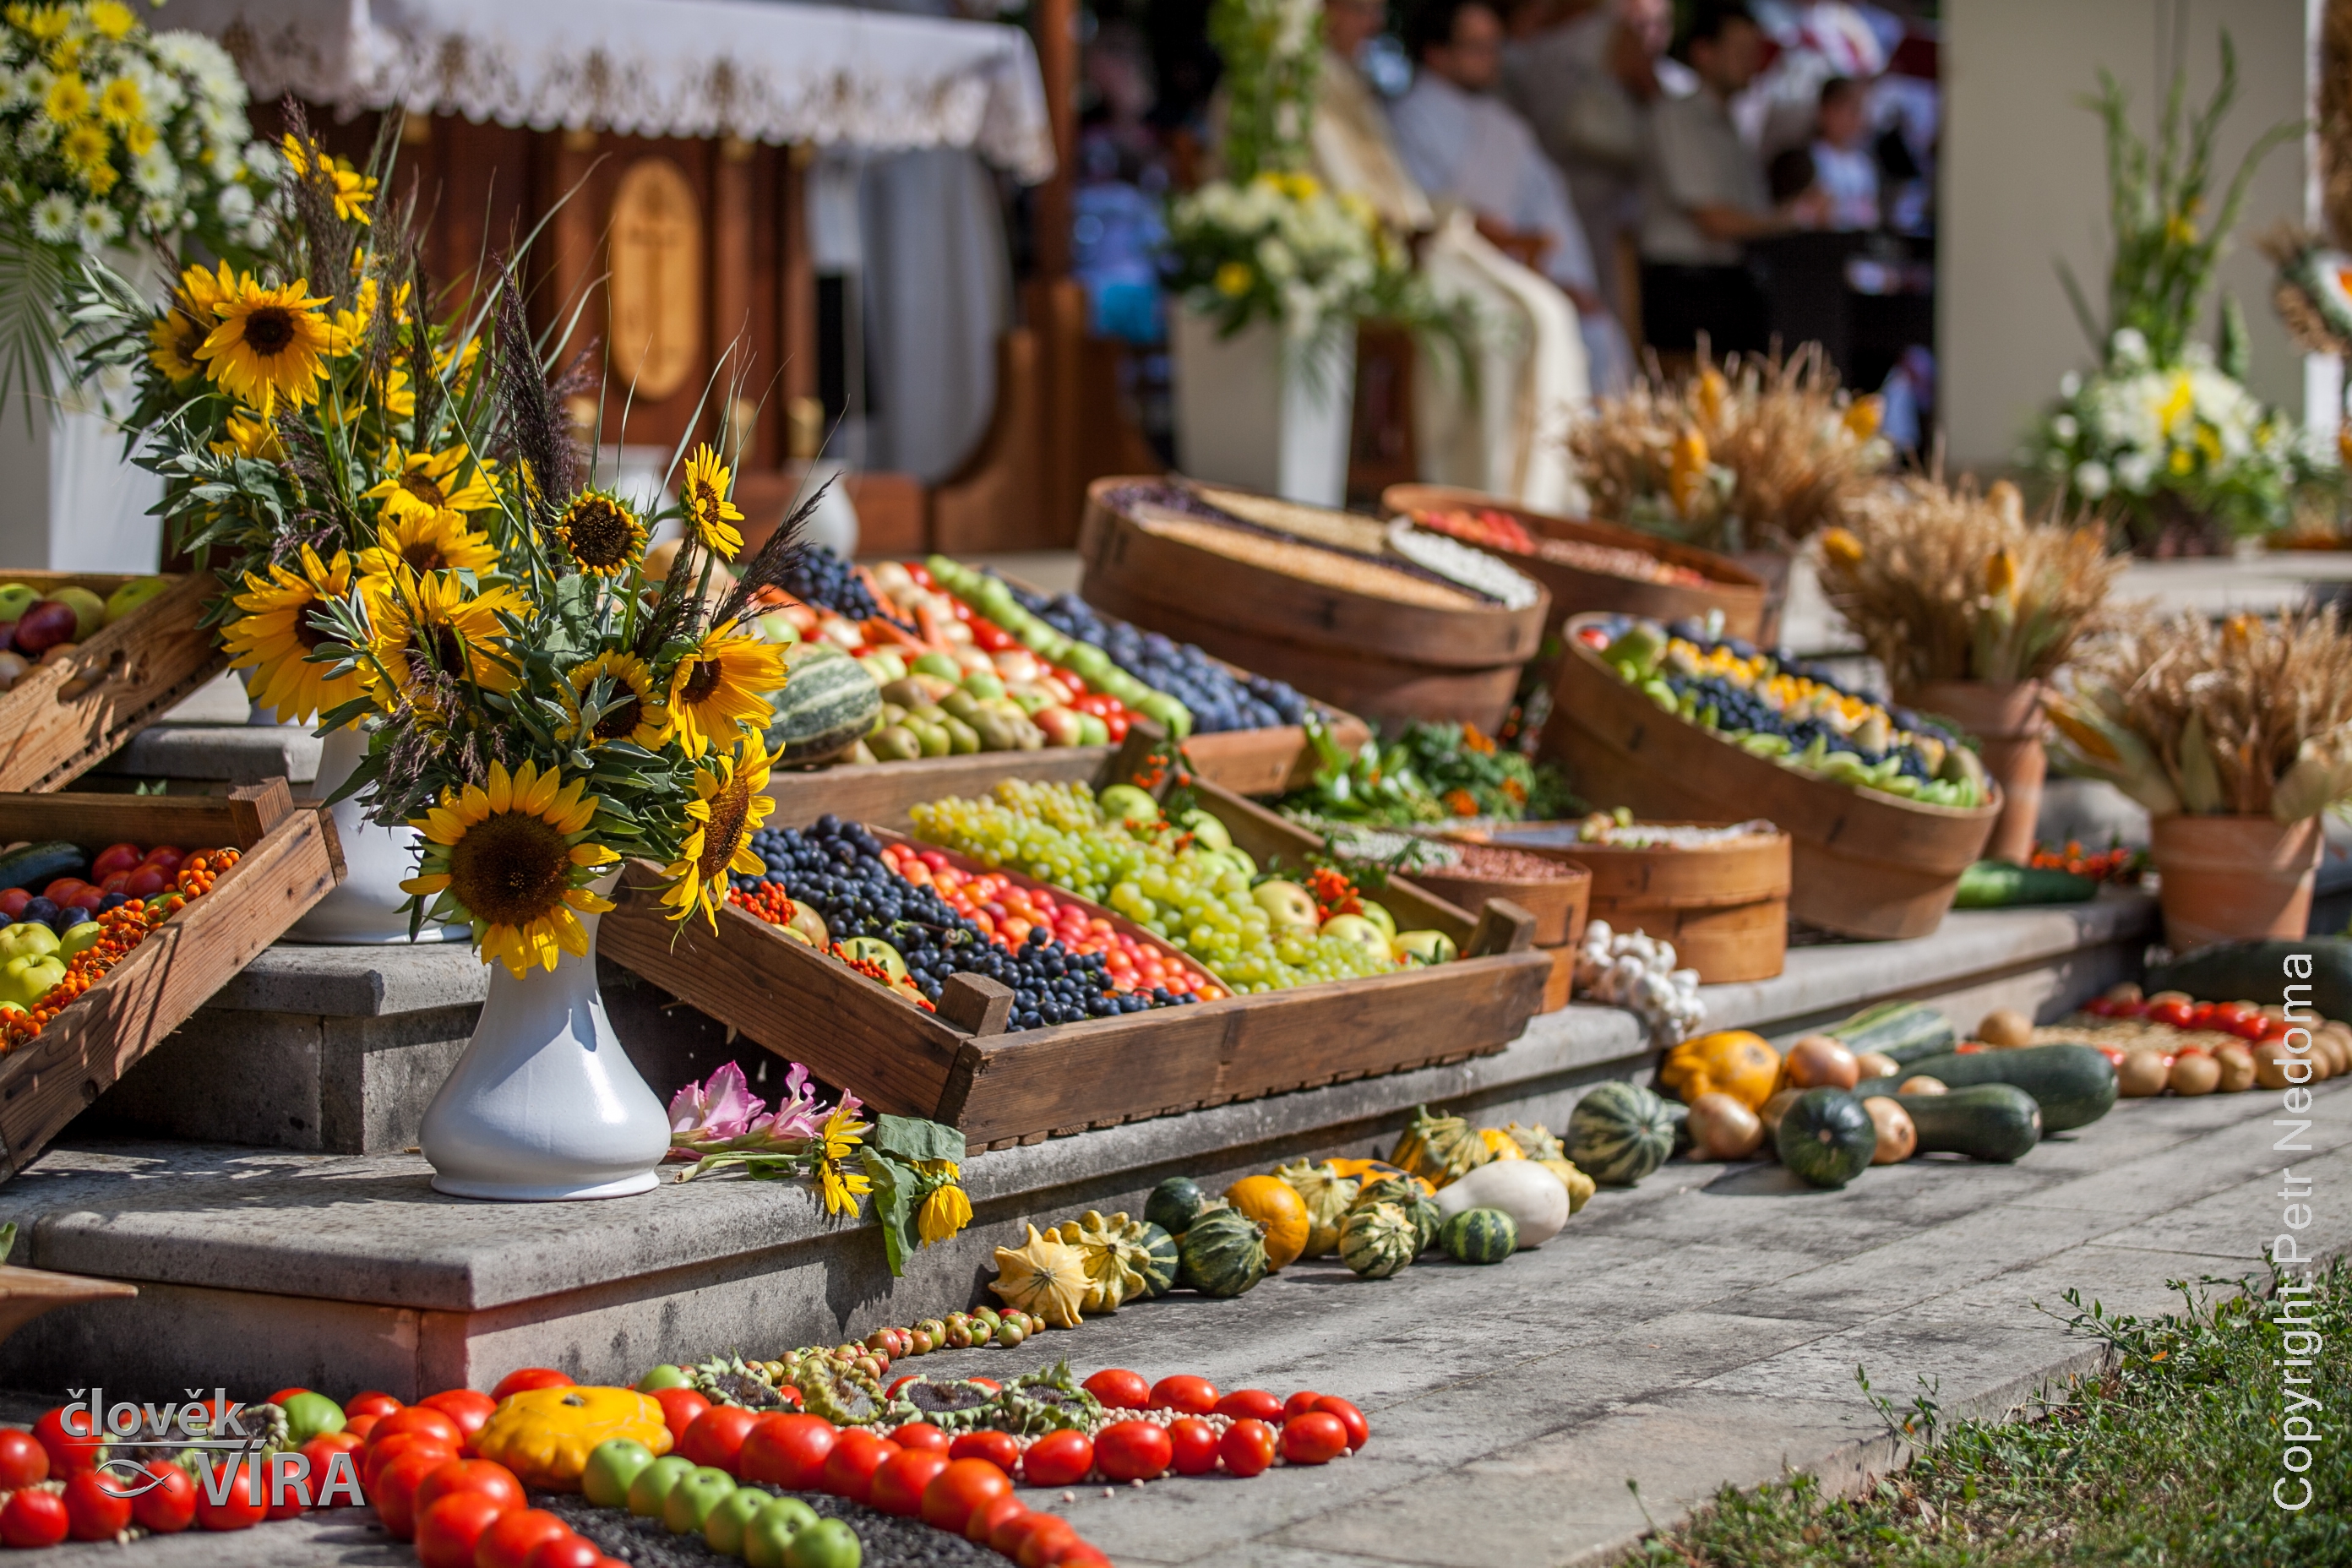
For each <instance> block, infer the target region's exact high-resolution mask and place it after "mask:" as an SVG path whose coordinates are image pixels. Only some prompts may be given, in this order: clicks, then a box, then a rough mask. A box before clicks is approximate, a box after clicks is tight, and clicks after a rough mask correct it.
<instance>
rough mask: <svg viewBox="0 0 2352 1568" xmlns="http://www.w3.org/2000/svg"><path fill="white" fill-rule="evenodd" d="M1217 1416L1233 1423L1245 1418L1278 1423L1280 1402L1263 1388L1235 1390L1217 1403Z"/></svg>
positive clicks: (1280, 1412) (1280, 1410) (1280, 1408)
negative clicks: (1221, 1416) (1227, 1417)
mask: <svg viewBox="0 0 2352 1568" xmlns="http://www.w3.org/2000/svg"><path fill="white" fill-rule="evenodd" d="M1217 1414H1218V1415H1224V1416H1230V1417H1231V1418H1232V1419H1234V1420H1235V1421H1239V1420H1241V1419H1243V1418H1244V1417H1245V1416H1246V1417H1247V1418H1249V1419H1251V1420H1254V1421H1271V1422H1279V1421H1280V1420H1281V1419H1282V1401H1281V1400H1280V1399H1278V1398H1276V1396H1275V1395H1273V1394H1268V1393H1267V1392H1266V1391H1265V1389H1263V1388H1236V1389H1234V1391H1233V1392H1232V1393H1231V1394H1226V1395H1225V1396H1224V1397H1223V1398H1222V1399H1220V1400H1218V1401H1217Z"/></svg>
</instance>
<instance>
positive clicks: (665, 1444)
mask: <svg viewBox="0 0 2352 1568" xmlns="http://www.w3.org/2000/svg"><path fill="white" fill-rule="evenodd" d="M614 1437H631V1438H635V1440H636V1441H637V1442H640V1443H643V1444H644V1445H645V1446H646V1447H648V1448H650V1449H652V1450H653V1451H654V1452H655V1453H656V1454H667V1453H668V1452H669V1447H670V1436H669V1426H668V1424H667V1422H665V1421H664V1420H663V1419H662V1407H661V1405H659V1404H658V1403H657V1402H656V1401H655V1400H654V1399H653V1398H652V1397H651V1396H650V1395H647V1394H639V1393H638V1392H637V1391H636V1390H635V1389H634V1388H533V1389H527V1390H525V1391H524V1392H523V1393H520V1394H509V1395H508V1396H507V1397H506V1398H505V1399H503V1400H501V1401H499V1407H498V1408H497V1409H496V1410H494V1411H492V1412H491V1413H490V1418H489V1419H488V1421H486V1422H484V1423H483V1424H482V1429H481V1431H480V1432H478V1433H477V1434H476V1435H475V1437H474V1451H475V1452H476V1453H477V1454H478V1455H480V1456H481V1457H482V1458H485V1459H493V1460H496V1461H497V1462H498V1463H499V1464H501V1465H504V1466H505V1467H506V1468H508V1469H509V1470H512V1471H513V1472H514V1473H515V1479H518V1480H520V1481H521V1482H522V1484H523V1485H524V1486H526V1487H531V1488H534V1489H538V1490H540V1491H550V1492H576V1491H578V1490H579V1489H580V1472H581V1470H582V1469H583V1468H585V1467H586V1465H587V1463H588V1455H589V1453H590V1452H591V1451H592V1450H593V1449H594V1447H596V1445H598V1444H599V1443H604V1442H607V1441H609V1440H611V1439H612V1438H614Z"/></svg>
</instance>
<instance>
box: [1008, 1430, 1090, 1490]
mask: <svg viewBox="0 0 2352 1568" xmlns="http://www.w3.org/2000/svg"><path fill="white" fill-rule="evenodd" d="M1093 1468H1095V1446H1094V1445H1093V1444H1092V1443H1091V1442H1088V1441H1087V1435H1086V1434H1085V1433H1083V1432H1048V1433H1046V1434H1045V1436H1043V1437H1040V1438H1038V1439H1037V1440H1036V1441H1035V1442H1034V1443H1032V1444H1030V1445H1029V1447H1028V1449H1027V1451H1026V1452H1024V1454H1023V1455H1022V1456H1021V1479H1023V1480H1024V1481H1027V1482H1028V1483H1029V1484H1030V1485H1031V1486H1033V1487H1066V1486H1069V1485H1071V1484H1073V1483H1074V1482H1077V1481H1082V1480H1085V1479H1087V1471H1088V1470H1091V1469H1093Z"/></svg>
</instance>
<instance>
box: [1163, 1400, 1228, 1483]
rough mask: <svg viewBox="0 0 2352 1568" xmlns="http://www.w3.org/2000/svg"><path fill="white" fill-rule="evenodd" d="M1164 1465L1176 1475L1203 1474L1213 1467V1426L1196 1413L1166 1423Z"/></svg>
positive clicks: (1214, 1456) (1215, 1451)
mask: <svg viewBox="0 0 2352 1568" xmlns="http://www.w3.org/2000/svg"><path fill="white" fill-rule="evenodd" d="M1168 1465H1169V1468H1171V1469H1172V1470H1174V1471H1175V1472H1176V1473H1177V1474H1178V1475H1180V1476H1205V1475H1207V1474H1208V1473H1209V1472H1210V1471H1211V1470H1213V1469H1215V1468H1217V1429H1216V1428H1215V1427H1214V1426H1210V1425H1209V1424H1208V1423H1207V1422H1206V1421H1203V1420H1202V1419H1201V1418H1200V1417H1199V1416H1197V1415H1187V1416H1184V1417H1183V1418H1181V1420H1176V1421H1171V1422H1170V1423H1169V1424H1168Z"/></svg>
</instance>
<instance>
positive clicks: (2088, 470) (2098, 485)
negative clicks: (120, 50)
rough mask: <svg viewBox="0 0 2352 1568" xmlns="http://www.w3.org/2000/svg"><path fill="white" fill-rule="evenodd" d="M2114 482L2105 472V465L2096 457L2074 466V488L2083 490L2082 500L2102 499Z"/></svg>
mask: <svg viewBox="0 0 2352 1568" xmlns="http://www.w3.org/2000/svg"><path fill="white" fill-rule="evenodd" d="M2114 482H2115V481H2114V479H2113V478H2112V476H2110V475H2109V474H2108V472H2107V466H2106V465H2105V463H2102V462H2099V461H2097V460H2096V459H2094V460H2092V461H2090V462H2087V463H2077V464H2076V465H2075V466H2074V488H2075V489H2078V490H2080V491H2082V492H2083V499H2084V500H2101V499H2103V498H2104V497H2105V495H2106V493H2107V489H2108V487H2109V486H2110V485H2112V484H2113V483H2114Z"/></svg>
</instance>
